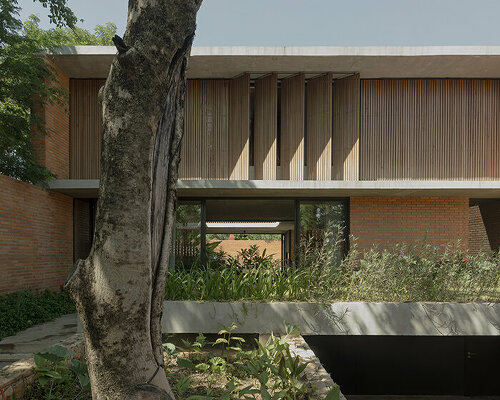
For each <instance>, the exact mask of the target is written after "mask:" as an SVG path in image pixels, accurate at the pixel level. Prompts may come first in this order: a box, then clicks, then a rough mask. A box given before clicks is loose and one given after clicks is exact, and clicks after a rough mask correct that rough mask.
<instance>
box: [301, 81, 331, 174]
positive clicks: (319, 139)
mask: <svg viewBox="0 0 500 400" xmlns="http://www.w3.org/2000/svg"><path fill="white" fill-rule="evenodd" d="M332 78H333V75H332V74H331V73H328V74H326V75H323V76H320V77H317V78H314V79H310V80H308V81H307V138H306V141H307V146H306V149H307V179H312V180H330V179H331V178H332V167H331V165H332Z"/></svg>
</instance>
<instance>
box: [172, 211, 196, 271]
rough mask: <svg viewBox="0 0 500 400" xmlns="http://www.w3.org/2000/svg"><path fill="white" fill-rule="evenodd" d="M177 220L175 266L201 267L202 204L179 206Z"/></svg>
mask: <svg viewBox="0 0 500 400" xmlns="http://www.w3.org/2000/svg"><path fill="white" fill-rule="evenodd" d="M175 218H176V219H175V266H183V267H191V266H193V265H200V264H201V259H200V254H201V204H200V203H195V202H189V203H187V202H186V203H181V204H179V205H178V206H177V211H176V214H175Z"/></svg>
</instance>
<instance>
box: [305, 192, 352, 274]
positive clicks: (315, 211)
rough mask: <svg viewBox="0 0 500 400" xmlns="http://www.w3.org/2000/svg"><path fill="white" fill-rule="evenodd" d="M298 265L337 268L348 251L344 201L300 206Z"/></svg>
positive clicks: (307, 203)
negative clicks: (332, 266) (331, 266)
mask: <svg viewBox="0 0 500 400" xmlns="http://www.w3.org/2000/svg"><path fill="white" fill-rule="evenodd" d="M299 207H300V209H299V212H300V217H299V218H300V225H299V227H300V231H299V232H300V233H299V244H300V256H299V264H300V263H301V264H306V265H310V266H314V264H317V265H318V266H320V265H324V264H327V265H337V264H338V263H339V262H340V261H341V260H342V257H343V256H344V254H345V252H346V250H347V230H346V226H347V219H346V206H345V202H343V201H314V202H311V201H301V202H300V206H299Z"/></svg>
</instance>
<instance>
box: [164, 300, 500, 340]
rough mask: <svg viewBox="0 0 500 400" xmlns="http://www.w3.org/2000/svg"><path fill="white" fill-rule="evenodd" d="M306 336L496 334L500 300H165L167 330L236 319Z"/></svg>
mask: <svg viewBox="0 0 500 400" xmlns="http://www.w3.org/2000/svg"><path fill="white" fill-rule="evenodd" d="M285 322H286V323H288V324H291V325H297V326H299V327H300V329H301V334H302V335H401V336H476V335H479V336H496V335H500V304H483V303H362V302H350V303H346V302H339V303H331V304H318V303H280V302H276V303H253V302H228V303H216V302H196V301H165V302H164V306H163V319H162V329H163V331H164V332H168V333H197V332H204V333H216V332H218V331H219V330H220V329H221V324H222V325H226V326H227V325H230V324H231V323H235V324H236V325H237V326H238V330H237V331H238V332H240V333H269V332H283V331H284V324H285Z"/></svg>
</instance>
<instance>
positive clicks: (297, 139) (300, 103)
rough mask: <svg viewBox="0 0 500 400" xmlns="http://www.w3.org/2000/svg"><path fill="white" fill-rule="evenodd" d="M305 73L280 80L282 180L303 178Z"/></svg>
mask: <svg viewBox="0 0 500 400" xmlns="http://www.w3.org/2000/svg"><path fill="white" fill-rule="evenodd" d="M304 119H305V75H304V74H299V75H297V76H294V77H291V78H286V79H283V80H282V81H281V163H280V175H281V177H280V178H281V179H284V180H303V179H304V122H305V121H304Z"/></svg>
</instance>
